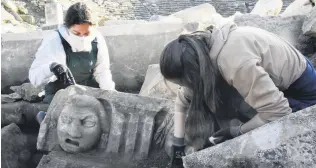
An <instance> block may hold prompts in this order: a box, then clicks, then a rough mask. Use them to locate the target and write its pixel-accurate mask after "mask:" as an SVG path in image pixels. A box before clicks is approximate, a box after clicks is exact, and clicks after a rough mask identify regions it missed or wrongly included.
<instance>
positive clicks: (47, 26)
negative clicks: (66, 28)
mask: <svg viewBox="0 0 316 168" xmlns="http://www.w3.org/2000/svg"><path fill="white" fill-rule="evenodd" d="M59 26H60V25H58V24H56V25H43V26H42V30H56V29H58V27H59Z"/></svg>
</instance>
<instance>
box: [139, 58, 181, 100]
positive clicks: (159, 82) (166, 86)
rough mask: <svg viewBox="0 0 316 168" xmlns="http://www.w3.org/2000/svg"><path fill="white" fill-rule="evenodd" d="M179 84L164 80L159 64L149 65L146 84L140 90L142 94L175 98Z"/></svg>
mask: <svg viewBox="0 0 316 168" xmlns="http://www.w3.org/2000/svg"><path fill="white" fill-rule="evenodd" d="M178 88H179V86H178V85H176V84H174V83H172V82H169V81H166V80H164V77H163V76H162V74H161V72H160V68H159V65H158V64H153V65H149V66H148V70H147V73H146V77H145V81H144V84H143V86H142V88H141V90H140V92H139V95H141V96H148V97H155V98H165V99H175V98H176V96H177V91H178Z"/></svg>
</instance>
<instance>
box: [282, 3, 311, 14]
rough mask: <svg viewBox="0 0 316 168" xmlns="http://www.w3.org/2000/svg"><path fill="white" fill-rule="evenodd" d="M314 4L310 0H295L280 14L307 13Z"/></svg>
mask: <svg viewBox="0 0 316 168" xmlns="http://www.w3.org/2000/svg"><path fill="white" fill-rule="evenodd" d="M312 8H313V6H312V3H311V2H310V0H295V1H294V2H293V3H291V4H290V5H289V6H288V7H287V8H286V9H285V10H284V12H283V13H281V14H280V16H282V17H289V16H296V15H307V14H308V13H309V12H310V11H311V10H312Z"/></svg>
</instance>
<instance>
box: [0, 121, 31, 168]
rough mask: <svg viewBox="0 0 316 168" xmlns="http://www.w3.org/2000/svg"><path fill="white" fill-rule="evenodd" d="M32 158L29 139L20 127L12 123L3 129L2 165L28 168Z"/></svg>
mask: <svg viewBox="0 0 316 168" xmlns="http://www.w3.org/2000/svg"><path fill="white" fill-rule="evenodd" d="M29 159H30V151H29V150H28V147H27V139H26V137H25V136H24V135H23V134H22V132H21V130H20V128H19V127H18V126H17V125H16V124H14V123H12V124H10V125H8V126H6V127H3V128H2V129H1V167H3V168H26V162H27V161H28V160H29Z"/></svg>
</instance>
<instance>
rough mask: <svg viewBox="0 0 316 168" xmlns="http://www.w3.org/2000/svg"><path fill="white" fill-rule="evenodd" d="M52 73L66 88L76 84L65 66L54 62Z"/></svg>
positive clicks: (51, 66) (51, 68)
mask: <svg viewBox="0 0 316 168" xmlns="http://www.w3.org/2000/svg"><path fill="white" fill-rule="evenodd" d="M50 71H51V72H53V73H54V75H55V76H56V77H57V80H58V81H59V82H61V83H62V84H64V85H66V86H69V85H73V84H74V83H73V82H72V80H71V79H70V77H69V75H68V71H67V67H65V66H63V65H62V64H58V63H56V62H53V63H52V64H51V65H50Z"/></svg>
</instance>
